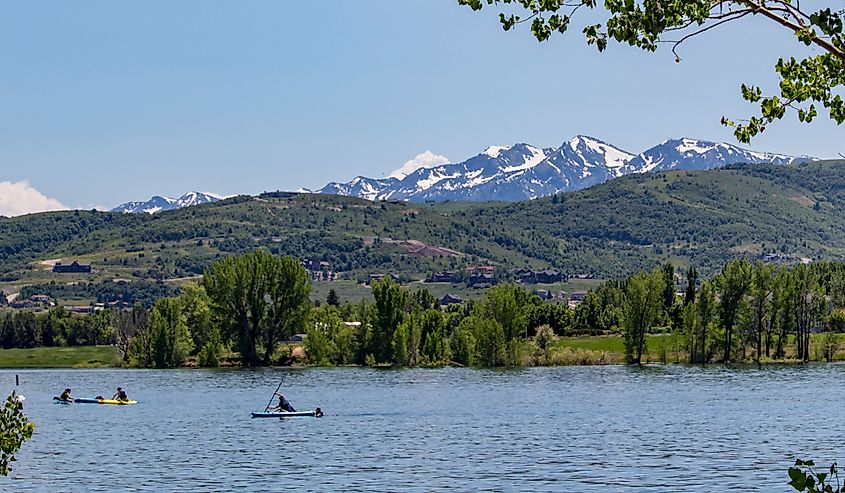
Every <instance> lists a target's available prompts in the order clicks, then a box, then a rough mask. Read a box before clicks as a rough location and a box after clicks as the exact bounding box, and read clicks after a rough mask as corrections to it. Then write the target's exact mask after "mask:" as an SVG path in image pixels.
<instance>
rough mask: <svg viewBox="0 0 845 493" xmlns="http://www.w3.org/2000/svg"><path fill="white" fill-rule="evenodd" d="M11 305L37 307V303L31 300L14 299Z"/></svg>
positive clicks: (16, 307) (20, 307)
mask: <svg viewBox="0 0 845 493" xmlns="http://www.w3.org/2000/svg"><path fill="white" fill-rule="evenodd" d="M9 306H10V307H12V308H15V309H18V310H20V309H23V308H35V303H33V302H32V301H30V300H14V301H12V302H11V303H9Z"/></svg>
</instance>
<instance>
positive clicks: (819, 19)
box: [458, 0, 845, 143]
mask: <svg viewBox="0 0 845 493" xmlns="http://www.w3.org/2000/svg"><path fill="white" fill-rule="evenodd" d="M458 4H460V5H466V6H468V7H470V8H471V9H473V10H481V9H482V8H484V7H493V8H497V9H499V10H500V11H501V12H500V14H499V21H500V22H501V24H502V27H503V28H504V29H505V30H506V31H509V30H511V29H513V28H514V27H515V26H517V25H518V24H522V23H527V22H530V25H531V32H532V34H533V35H534V37H535V38H537V40H538V41H546V40H548V39H550V38H551V37H552V35H554V34H555V33H558V34H563V33H565V32H567V31H568V30H569V29H570V27H571V25H572V19H573V17H574V16H575V14H576V13H577V12H578V11H579V10H581V9H594V10H598V9H599V5H598V2H597V1H596V0H458ZM603 7H604V9H603V11H604V12H606V13H607V14H608V18H607V19H606V21H605V22H604V23H597V24H587V25H585V26H584V27H583V29H582V33H583V34H584V36H585V39H586V41H587V44H588V45H595V46H596V48H597V49H598V50H599V51H604V50H605V49H606V48H607V44H608V41H609V40H614V41H616V42H617V43H620V44H628V45H630V46H634V47H637V48H640V49H642V50H646V51H652V52H653V51H656V50H657V48H658V46H659V45H660V44H661V43H668V44H671V45H672V48H671V51H672V53H673V55H674V56H675V61H676V62H679V63H680V62H681V57H680V55H679V51H678V50H679V48H680V47H681V46H682V45H683V44H684V43H686V42H687V41H689V40H690V39H692V38H695V37H698V36H699V35H702V34H704V33H707V32H709V31H711V30H714V29H716V28H718V27H721V26H723V25H725V24H727V23H729V22H733V21H738V20H740V19H744V18H748V17H752V18H756V19H765V20H768V21H771V22H774V23H776V24H778V25H780V26H783V27H784V28H786V29H788V30H790V31H791V32H792V33H793V34H794V35H795V37H796V39H797V41H798V42H800V43H803V44H804V45H806V46H814V47H816V48H820V49H821V50H822V51H823V53H821V54H814V55H809V56H807V57H805V58H802V59H796V58H794V57H789V58H784V57H781V58H780V59H779V60H778V62H777V63H776V64H775V67H774V69H775V73H777V74H778V76H779V77H780V83H779V93H778V94H772V95H768V96H764V95H763V93H762V90H761V89H760V88H759V87H757V86H754V85H745V84H743V85H742V91H741V94H742V97H743V98H744V99H745V100H746V101H748V102H750V103H754V104H755V105H757V106H758V108H759V109H758V111H757V112H756V114H755V115H753V116H751V117H750V118H748V119H744V120H738V121H734V120H732V119H729V118H727V117H722V119H721V123H722V124H723V125H725V126H730V127H733V128H734V135H735V136H736V138H737V140H739V141H740V142H744V143H748V142H750V141H751V139H752V138H754V137H755V136H756V135H758V134H759V133H760V132H763V131H765V130H766V127H767V125H769V124H771V123H773V122H775V121H776V120H780V119H782V118H783V117H784V116H785V115H786V113H787V111H788V110H791V111H792V112H794V113H795V114H796V116H797V118H798V120H799V121H800V122H803V123H810V122H812V121H813V120H814V119H815V118H816V117H817V116H818V114H819V110H820V108H824V109H825V110H826V111H827V113H828V116H829V118H830V119H831V120H833V121H835V122H836V123H837V124H842V123H843V122H845V101H843V99H842V94H841V93H842V89H843V87H845V32H843V19H845V10H836V11H835V10H832V9H831V8H830V7H827V8H823V9H819V10H817V11H814V12H811V11H806V10H804V9H802V7H801V2H800V0H719V1H715V0H642V1H637V2H634V1H632V0H605V2H604V5H603ZM504 10H507V12H505V11H504ZM670 34H677V35H678V37H677V38H676V39H668V36H669V35H670Z"/></svg>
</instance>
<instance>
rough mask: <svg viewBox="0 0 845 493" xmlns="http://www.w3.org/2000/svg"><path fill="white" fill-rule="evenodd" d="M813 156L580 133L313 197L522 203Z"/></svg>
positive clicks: (360, 181) (332, 188) (340, 186)
mask: <svg viewBox="0 0 845 493" xmlns="http://www.w3.org/2000/svg"><path fill="white" fill-rule="evenodd" d="M813 159H814V158H812V157H810V156H787V155H783V154H773V153H767V152H757V151H751V150H748V149H743V148H740V147H737V146H734V145H731V144H726V143H717V142H710V141H705V140H697V139H690V138H680V139H670V140H666V141H664V142H662V143H660V144H658V145H656V146H654V147H651V148H649V149H647V150H645V151H643V152H641V153H640V154H632V153H629V152H627V151H624V150H622V149H620V148H618V147H616V146H613V145H611V144H608V143H607V142H603V141H601V140H599V139H596V138H593V137H588V136H584V135H579V136H576V137H574V138H572V139H570V140H568V141H567V142H564V143H563V144H562V145H561V146H560V147H557V148H539V147H534V146H532V145H529V144H524V143H520V144H514V145H512V146H509V147H508V146H491V147H488V148H487V149H485V150H484V151H483V152H481V153H479V154H478V155H476V156H473V157H471V158H469V159H467V160H465V161H461V162H459V163H449V164H442V165H438V166H434V167H427V168H419V169H417V170H414V171H412V172H410V173H407V174H406V173H404V172H403V173H398V170H397V172H394V173H392V174H391V176H390V177H388V178H367V177H364V176H358V177H356V178H354V179H352V180H351V181H349V182H346V183H339V182H332V183H329V184H327V185H326V186H324V187H323V188H321V189H319V190H317V191H316V193H322V194H333V195H345V196H352V197H360V198H364V199H368V200H399V201H410V202H432V201H433V202H441V201H493V200H506V201H517V200H527V199H535V198H538V197H544V196H548V195H553V194H556V193H558V192H567V191H575V190H581V189H584V188H587V187H591V186H593V185H597V184H599V183H604V182H606V181H608V180H611V179H613V178H618V177H620V176H623V175H629V174H635V173H648V172H659V171H669V170H708V169H714V168H721V167H724V166H729V165H732V164H739V163H749V164H791V163H797V162H807V161H811V160H813ZM303 191H310V190H303Z"/></svg>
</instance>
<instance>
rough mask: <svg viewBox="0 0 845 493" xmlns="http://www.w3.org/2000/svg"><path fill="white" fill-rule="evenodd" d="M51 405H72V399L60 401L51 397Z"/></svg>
mask: <svg viewBox="0 0 845 493" xmlns="http://www.w3.org/2000/svg"><path fill="white" fill-rule="evenodd" d="M53 404H73V399H70V400H66V401H65V400H62V399H59V398H58V397H53Z"/></svg>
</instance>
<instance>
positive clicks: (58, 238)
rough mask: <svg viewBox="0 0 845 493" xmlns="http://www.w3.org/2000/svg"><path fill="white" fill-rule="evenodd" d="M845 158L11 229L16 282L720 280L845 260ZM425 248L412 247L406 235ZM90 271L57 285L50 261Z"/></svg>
mask: <svg viewBox="0 0 845 493" xmlns="http://www.w3.org/2000/svg"><path fill="white" fill-rule="evenodd" d="M843 184H845V163H843V162H821V163H811V164H804V165H789V166H768V165H755V166H737V167H733V168H729V169H721V170H715V171H671V172H664V173H657V174H645V175H631V176H626V177H622V178H619V179H616V180H612V181H610V182H608V183H605V184H602V185H599V186H596V187H593V188H590V189H587V190H582V191H579V192H574V193H566V194H560V195H558V196H555V197H550V198H544V199H537V200H533V201H525V202H513V203H474V204H467V203H443V204H409V203H401V202H396V203H390V202H370V201H366V200H362V199H355V198H348V197H339V196H327V195H311V194H267V195H264V196H262V197H258V198H253V197H246V196H243V197H236V198H231V199H227V200H224V201H221V202H218V203H215V204H205V205H200V206H196V207H189V208H185V209H180V210H175V211H170V212H164V213H161V214H157V215H153V216H150V215H125V214H117V213H106V212H96V211H71V212H52V213H43V214H34V215H29V216H23V217H16V218H2V219H0V273H2V276H3V282H5V283H10V282H28V283H42V282H50V281H57V282H62V281H66V280H85V281H89V282H90V281H102V280H111V279H115V278H122V279H129V280H132V279H156V280H160V279H173V278H181V277H190V276H194V275H197V274H200V273H201V272H202V270H203V268H204V267H206V266H207V265H209V263H210V262H212V261H213V260H214V259H216V258H220V257H222V256H227V255H231V254H234V253H241V252H244V251H248V250H251V249H254V248H256V247H266V248H268V249H269V250H271V251H272V252H274V253H279V254H288V255H293V256H296V257H299V258H309V259H312V260H320V261H325V262H328V263H329V265H330V269H331V270H332V271H334V272H338V273H339V274H340V275H341V276H342V277H346V278H349V279H362V278H364V277H366V275H367V274H369V273H396V274H401V275H407V276H408V277H411V278H422V277H424V276H425V275H426V274H427V273H430V272H431V271H433V270H440V269H460V268H461V267H466V266H470V265H480V264H489V265H494V266H498V267H501V268H503V269H506V268H513V267H526V266H528V267H532V268H546V267H555V268H558V269H560V270H561V271H563V272H565V273H567V274H587V273H589V274H593V275H595V276H597V277H611V276H622V275H627V274H630V273H632V272H635V271H638V270H640V269H643V268H651V267H653V266H654V265H657V264H658V263H661V262H665V261H667V260H668V261H672V262H673V263H675V265H677V266H679V267H682V266H684V265H688V264H690V263H692V264H695V265H697V266H698V267H699V269H700V271H702V273H704V274H705V275H706V274H709V273H712V271H713V270H714V269H716V268H718V267H720V266H721V265H722V264H723V263H724V262H725V261H726V260H727V259H729V258H731V257H748V258H760V257H762V256H764V255H769V256H770V257H769V258H770V259H775V260H777V261H782V262H799V261H800V260H801V259H802V258H804V259H812V260H819V259H838V260H845V214H843V213H845V191H843V188H845V185H843ZM407 240H414V241H407ZM51 259H53V260H55V259H64V260H66V261H70V260H80V261H81V262H90V263H91V264H92V266H93V267H94V269H95V271H97V272H95V273H94V274H89V275H71V276H69V277H68V276H57V275H56V274H52V273H51V272H49V263H48V262H46V261H48V260H51Z"/></svg>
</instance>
